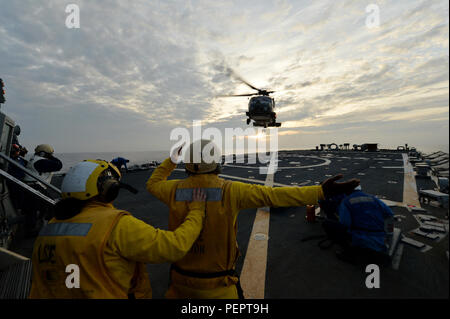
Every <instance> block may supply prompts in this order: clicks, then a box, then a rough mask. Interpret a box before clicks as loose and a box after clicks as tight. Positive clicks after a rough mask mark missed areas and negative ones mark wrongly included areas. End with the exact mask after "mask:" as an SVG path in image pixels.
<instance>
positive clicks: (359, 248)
mask: <svg viewBox="0 0 450 319" xmlns="http://www.w3.org/2000/svg"><path fill="white" fill-rule="evenodd" d="M338 200H339V201H340V203H339V206H338V214H339V221H333V220H326V221H325V222H324V223H323V224H322V226H323V228H324V229H325V232H326V233H327V235H328V237H329V238H330V239H332V240H333V241H335V242H337V243H338V244H340V245H341V246H342V248H343V251H341V252H339V253H338V257H340V258H341V259H343V260H346V261H351V262H352V261H356V259H358V257H368V256H369V257H372V256H377V257H380V258H381V259H384V260H383V261H386V260H387V258H388V257H387V245H386V240H387V233H386V230H385V221H386V220H387V219H390V218H392V217H393V213H392V210H391V209H390V208H389V207H388V206H387V205H386V204H385V203H383V202H382V201H381V200H379V199H378V198H376V197H375V196H373V195H369V194H366V193H364V192H363V191H362V190H361V188H360V187H357V189H355V190H354V191H353V192H352V193H351V194H349V195H348V196H346V197H344V198H343V199H342V198H339V199H338Z"/></svg>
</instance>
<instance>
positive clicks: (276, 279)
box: [116, 151, 449, 298]
mask: <svg viewBox="0 0 450 319" xmlns="http://www.w3.org/2000/svg"><path fill="white" fill-rule="evenodd" d="M278 160H279V161H278V170H277V171H276V173H275V175H274V180H273V182H274V186H275V187H277V186H284V185H286V186H301V185H316V184H318V183H320V182H321V181H323V180H324V179H326V178H328V177H330V176H333V175H335V174H339V173H342V174H344V179H349V178H359V179H360V180H361V185H362V187H363V190H364V191H366V192H368V193H370V194H373V195H377V196H378V197H379V198H381V199H384V200H389V201H392V202H395V203H398V204H399V206H395V207H392V209H393V212H394V214H395V215H401V216H402V217H401V219H399V220H401V221H397V222H396V227H399V228H400V229H402V231H403V233H404V234H406V235H407V236H408V237H411V238H413V239H415V240H419V241H421V242H423V243H425V244H427V245H429V246H430V247H432V249H431V250H429V251H427V252H421V251H420V250H418V249H416V248H414V247H410V246H407V245H405V246H404V248H403V254H402V255H401V256H400V257H401V258H400V260H399V261H397V263H398V264H397V268H398V269H393V268H392V267H388V268H383V267H381V268H380V272H381V273H380V288H379V289H368V288H367V287H366V284H365V282H366V277H367V276H368V273H366V272H365V267H363V266H354V265H351V264H347V263H345V262H343V261H341V260H339V259H337V258H336V256H335V250H336V248H335V246H333V247H331V248H330V249H328V250H321V249H320V248H319V247H318V245H317V244H318V241H319V240H314V239H313V240H308V241H302V239H304V238H305V237H308V236H314V235H323V234H324V233H323V230H322V228H321V221H320V220H318V222H316V223H307V222H306V221H305V211H306V210H305V208H304V207H292V208H276V209H274V208H272V209H271V210H270V218H269V220H268V224H269V225H268V227H269V231H268V238H267V239H266V240H267V241H268V244H267V253H266V254H264V253H263V252H256V253H254V252H253V253H252V254H248V255H247V248H248V246H249V242H250V239H251V233H252V229H253V222H254V220H255V215H256V211H257V210H256V209H250V210H246V211H241V212H240V214H239V217H238V236H237V240H238V244H239V247H240V251H241V255H242V256H241V257H240V258H239V261H238V264H237V270H238V272H241V271H242V270H243V268H244V267H243V265H244V263H245V258H246V257H247V256H250V255H251V258H253V259H256V260H255V261H253V262H254V263H262V264H265V271H266V274H265V282H264V283H263V284H262V285H260V287H259V288H258V287H257V288H256V289H259V290H261V289H262V290H263V291H257V292H256V293H257V295H258V294H259V295H262V296H264V297H265V298H411V297H420V298H448V295H449V288H448V259H447V256H446V251H448V237H445V238H444V239H443V240H441V241H439V242H436V241H432V240H428V239H424V238H421V237H420V236H416V235H410V234H408V232H409V231H411V230H413V229H415V228H417V227H418V223H417V221H416V219H415V218H414V216H413V214H416V212H410V211H409V210H408V209H407V208H406V207H405V206H407V204H408V203H407V202H405V201H404V198H403V184H404V178H403V177H404V174H405V170H404V167H403V166H404V165H403V163H404V162H403V158H402V154H400V153H396V152H392V153H389V152H387V153H382V152H377V153H368V152H364V153H363V152H306V151H287V152H280V153H279V154H278ZM259 166H260V165H259V164H250V165H247V164H245V163H236V162H234V163H229V164H227V165H225V166H224V167H223V170H222V177H223V178H226V179H231V180H236V181H243V182H250V183H256V184H260V185H263V184H265V183H266V182H267V175H265V174H260V172H259V168H258V167H259ZM152 172H153V170H149V171H144V172H133V173H128V174H125V176H124V181H125V182H127V183H130V184H132V185H133V186H135V187H138V188H139V190H140V192H139V194H138V195H136V196H133V195H130V194H128V193H126V192H123V193H121V195H120V197H119V198H118V200H117V201H116V206H117V207H119V208H123V209H127V210H128V211H130V212H131V213H133V214H134V215H135V216H136V217H138V218H141V219H143V220H144V221H146V222H148V223H150V224H152V225H153V226H155V227H160V228H163V229H167V222H168V213H169V211H168V208H167V206H166V205H165V204H163V203H161V202H160V201H159V200H157V199H156V198H154V197H153V196H152V195H150V194H149V193H148V192H147V191H146V190H145V182H146V180H147V179H148V177H149V176H150V175H151V173H152ZM185 177H186V174H185V173H184V172H183V167H182V166H180V167H179V168H178V170H177V171H175V172H173V174H172V176H171V178H185ZM422 207H423V208H425V209H427V210H428V211H429V213H430V215H433V216H436V217H438V218H444V216H445V210H443V209H441V208H436V207H433V206H428V205H426V206H422ZM254 235H255V234H254ZM260 239H261V238H258V240H260ZM263 240H264V237H263ZM250 246H251V245H250ZM251 247H253V246H251ZM265 259H266V260H265ZM148 269H149V274H150V280H151V282H152V288H153V294H154V298H162V297H163V296H164V293H165V291H166V289H167V286H168V280H169V278H168V271H169V265H168V264H162V265H149V266H148ZM243 275H244V274H243ZM252 275H253V274H252V273H249V271H248V270H246V273H245V276H246V277H247V280H250V281H251V280H252ZM252 289H255V288H254V287H252Z"/></svg>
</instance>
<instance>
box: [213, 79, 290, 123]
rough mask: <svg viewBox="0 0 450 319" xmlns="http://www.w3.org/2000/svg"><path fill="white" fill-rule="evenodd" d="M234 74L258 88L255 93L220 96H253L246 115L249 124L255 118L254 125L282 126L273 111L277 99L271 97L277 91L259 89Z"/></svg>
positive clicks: (248, 84) (251, 86) (243, 81)
mask: <svg viewBox="0 0 450 319" xmlns="http://www.w3.org/2000/svg"><path fill="white" fill-rule="evenodd" d="M233 75H234V76H235V77H236V78H237V79H238V80H240V81H241V82H242V83H244V84H246V85H247V86H248V87H250V88H252V89H253V90H256V91H257V92H255V93H247V94H232V95H220V96H219V97H232V96H252V98H250V100H249V102H248V112H246V113H245V115H247V116H248V118H247V125H249V124H250V122H251V121H252V120H253V126H260V127H264V128H267V127H280V126H281V123H277V122H276V120H277V114H276V113H275V112H274V111H273V110H274V108H275V100H274V99H273V98H272V97H270V96H269V95H270V94H271V93H274V92H275V91H268V90H264V89H258V88H257V87H255V86H253V85H251V84H250V83H248V82H247V81H245V80H244V79H243V78H241V77H240V76H238V75H237V74H236V73H234V72H233Z"/></svg>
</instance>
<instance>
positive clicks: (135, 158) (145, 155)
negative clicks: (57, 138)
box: [55, 151, 169, 173]
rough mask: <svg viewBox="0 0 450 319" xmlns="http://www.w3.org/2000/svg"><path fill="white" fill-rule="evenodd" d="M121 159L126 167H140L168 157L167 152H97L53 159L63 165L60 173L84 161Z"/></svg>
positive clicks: (66, 155)
mask: <svg viewBox="0 0 450 319" xmlns="http://www.w3.org/2000/svg"><path fill="white" fill-rule="evenodd" d="M119 156H120V157H123V158H126V159H128V160H130V162H129V163H128V164H127V166H128V167H130V166H131V165H134V164H137V165H141V164H144V163H149V162H151V161H158V162H162V161H163V160H165V159H166V158H168V157H169V151H147V152H99V153H60V154H57V153H55V157H57V158H59V159H60V160H61V162H62V163H63V168H62V170H61V172H62V173H64V172H67V171H68V170H69V169H70V168H71V167H72V166H74V165H75V164H77V163H79V162H81V161H83V160H86V159H94V160H96V159H101V160H105V161H108V162H109V161H111V160H112V159H113V158H116V157H119Z"/></svg>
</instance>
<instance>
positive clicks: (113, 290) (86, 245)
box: [30, 204, 149, 299]
mask: <svg viewBox="0 0 450 319" xmlns="http://www.w3.org/2000/svg"><path fill="white" fill-rule="evenodd" d="M124 215H129V213H128V212H125V211H121V210H118V209H115V208H114V207H113V206H112V204H106V205H105V206H96V207H95V209H92V208H91V209H89V208H86V207H85V208H84V209H83V210H82V211H81V212H80V213H79V214H78V215H76V216H74V217H72V218H70V219H67V220H56V219H52V220H51V221H50V222H49V224H48V225H46V226H45V227H44V228H43V229H42V230H41V233H40V234H39V236H38V237H37V239H36V241H35V244H34V250H33V256H32V262H33V282H32V288H31V293H30V298H100V299H106V298H116V299H117V298H128V295H129V293H131V292H132V291H131V290H129V291H127V290H126V289H125V288H123V287H121V286H120V285H119V284H118V283H117V281H116V280H114V278H113V277H112V276H111V274H110V273H109V272H108V269H107V267H106V265H105V261H104V250H105V246H106V243H107V241H108V239H109V237H110V234H111V232H112V230H113V228H114V226H115V225H116V224H117V222H118V221H119V219H120V218H121V217H122V216H124ZM124 262H127V261H124ZM128 262H129V263H134V264H135V267H136V268H135V269H136V273H135V280H134V281H136V280H137V279H138V278H139V279H142V277H143V275H142V272H143V271H144V267H143V264H140V263H135V262H133V261H128ZM68 265H76V266H78V268H79V284H80V287H79V288H68V287H67V285H66V280H67V279H68V277H69V276H70V275H71V274H73V273H72V272H69V273H67V272H66V267H67V266H68ZM72 271H73V270H72ZM145 277H146V276H145ZM144 279H145V278H144ZM146 280H148V278H146ZM148 284H149V282H148ZM135 285H139V283H136V282H135ZM69 286H70V284H69Z"/></svg>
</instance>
